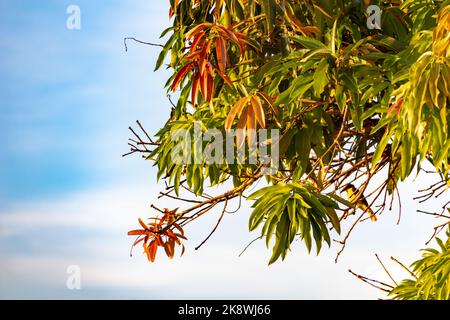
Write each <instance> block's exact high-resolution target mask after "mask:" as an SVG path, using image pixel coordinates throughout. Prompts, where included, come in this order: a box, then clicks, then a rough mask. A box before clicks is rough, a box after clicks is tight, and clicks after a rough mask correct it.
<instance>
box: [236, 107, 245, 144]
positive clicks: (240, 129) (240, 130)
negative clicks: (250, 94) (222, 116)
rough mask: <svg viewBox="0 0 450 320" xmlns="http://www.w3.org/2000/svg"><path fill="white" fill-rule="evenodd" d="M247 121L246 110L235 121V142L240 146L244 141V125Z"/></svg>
mask: <svg viewBox="0 0 450 320" xmlns="http://www.w3.org/2000/svg"><path fill="white" fill-rule="evenodd" d="M246 123H247V112H243V113H242V115H241V118H240V119H239V121H238V123H237V133H236V144H237V147H238V148H241V147H242V145H243V144H244V141H245V125H246Z"/></svg>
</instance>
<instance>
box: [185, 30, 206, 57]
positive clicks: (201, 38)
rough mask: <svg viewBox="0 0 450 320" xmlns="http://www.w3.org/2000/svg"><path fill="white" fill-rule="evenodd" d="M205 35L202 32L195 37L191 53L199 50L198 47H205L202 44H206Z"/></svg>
mask: <svg viewBox="0 0 450 320" xmlns="http://www.w3.org/2000/svg"><path fill="white" fill-rule="evenodd" d="M204 36H205V33H204V32H203V31H202V32H200V33H199V34H198V35H197V36H195V38H194V40H193V41H192V44H191V48H190V50H189V52H191V53H192V52H195V51H196V50H197V47H203V45H202V44H201V43H200V42H203V43H204V40H205V38H204Z"/></svg>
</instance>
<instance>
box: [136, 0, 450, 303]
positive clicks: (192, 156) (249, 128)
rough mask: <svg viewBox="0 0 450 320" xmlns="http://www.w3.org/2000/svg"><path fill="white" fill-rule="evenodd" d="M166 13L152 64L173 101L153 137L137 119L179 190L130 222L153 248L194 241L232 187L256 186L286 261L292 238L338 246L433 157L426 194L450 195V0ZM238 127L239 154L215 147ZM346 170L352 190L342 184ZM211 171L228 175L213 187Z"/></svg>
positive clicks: (256, 214) (263, 225)
mask: <svg viewBox="0 0 450 320" xmlns="http://www.w3.org/2000/svg"><path fill="white" fill-rule="evenodd" d="M371 5H372V7H369V6H371ZM373 5H375V6H377V7H373ZM376 8H379V9H380V14H381V16H380V17H379V18H380V25H378V24H377V23H376V20H377V17H376V16H374V15H376V14H377V10H376ZM368 9H369V10H368ZM169 15H170V18H171V19H172V21H173V26H172V27H170V28H168V29H166V30H164V31H163V33H162V38H165V39H167V42H166V43H165V45H163V49H162V51H161V54H160V55H159V58H158V60H157V62H156V70H157V69H159V68H161V67H163V66H166V67H167V68H169V69H171V70H173V76H171V77H170V79H168V81H167V84H166V88H167V90H168V93H169V94H173V93H176V95H175V96H177V101H172V100H171V101H170V102H171V103H172V105H171V107H172V112H171V115H170V118H169V119H168V121H167V123H166V124H165V125H164V127H163V128H161V129H160V130H159V131H158V132H157V133H156V137H155V138H152V137H150V135H149V134H147V131H146V130H145V129H144V128H143V126H142V125H141V124H140V123H139V122H138V130H137V129H136V130H134V129H132V132H133V135H134V137H133V139H132V149H131V152H132V153H142V154H143V155H144V157H145V158H146V159H147V160H150V161H152V162H154V164H155V165H156V166H157V169H158V179H163V180H165V181H166V189H165V190H163V191H162V192H161V197H165V198H168V199H169V198H170V199H175V200H178V201H180V203H181V204H180V208H177V209H175V208H170V209H160V208H158V207H156V206H153V209H154V215H153V216H152V219H151V220H150V222H149V223H146V222H144V221H142V220H140V225H141V229H139V230H133V231H131V232H130V235H136V236H138V239H137V240H136V242H135V243H134V245H136V244H138V243H139V244H142V245H143V247H144V250H145V252H146V254H147V256H148V259H149V260H150V261H154V260H155V257H156V254H157V250H158V248H159V247H160V248H163V249H164V250H165V253H166V254H167V256H169V257H173V256H174V252H175V247H176V246H177V245H179V246H181V247H183V249H182V250H183V251H184V244H185V243H186V242H185V240H187V239H186V236H185V233H184V227H185V226H186V225H188V224H189V223H192V222H193V221H195V220H196V219H197V218H199V217H201V216H202V215H205V214H207V213H208V212H210V211H211V210H212V209H214V208H216V207H217V206H219V205H222V206H223V208H222V209H221V210H222V215H221V217H220V219H219V220H218V222H217V225H219V223H220V221H221V220H222V217H223V215H224V213H225V212H227V210H228V209H227V206H228V205H229V204H230V203H231V202H232V201H234V202H236V201H239V203H241V201H254V202H253V205H252V208H253V209H252V212H251V214H250V217H249V229H250V230H251V231H255V230H258V232H259V233H258V234H259V236H260V237H261V239H265V241H266V243H267V246H269V247H271V248H272V256H271V258H270V263H274V262H275V261H277V260H278V259H284V258H285V257H286V255H287V254H288V252H289V251H290V250H293V249H294V248H293V242H294V241H295V240H296V239H300V240H301V241H302V242H303V243H304V244H305V246H306V249H307V250H308V251H311V250H313V249H314V250H315V251H316V252H317V253H319V252H320V251H321V248H322V247H323V245H324V244H326V245H328V246H331V245H337V246H340V250H339V254H338V257H339V255H340V254H341V253H342V251H343V250H344V248H345V245H346V242H347V240H348V239H349V238H350V235H351V232H352V231H353V230H354V229H355V228H356V227H357V226H358V224H359V223H361V222H363V221H366V220H367V219H368V218H369V216H368V212H369V210H370V212H372V213H373V215H375V216H376V215H379V214H380V213H381V212H382V211H383V210H386V209H389V208H392V206H393V201H394V200H398V201H399V202H401V199H400V194H399V192H398V184H399V183H400V182H401V181H404V180H405V179H407V178H408V177H410V176H411V175H418V174H430V175H433V174H431V173H427V172H428V171H426V170H425V169H424V168H429V167H432V168H433V170H434V172H435V174H434V175H433V177H435V179H436V183H435V184H434V185H433V186H431V187H430V189H428V190H422V194H421V195H420V196H419V197H418V199H417V200H418V201H421V202H423V201H426V200H428V199H429V198H431V197H433V196H442V198H445V195H448V193H446V192H447V189H448V187H449V186H450V177H449V172H450V170H449V169H450V135H449V129H450V126H449V123H450V114H449V112H448V110H447V109H448V103H449V100H450V1H431V0H423V1H412V0H405V1H401V0H397V1H367V0H364V1H357V0H355V1H352V0H347V1H345V0H201V1H200V0H170V12H169ZM234 129H236V131H235V133H236V134H235V140H233V142H235V145H236V150H234V149H233V152H232V154H231V158H230V157H226V156H225V155H224V153H225V152H221V151H220V148H218V147H217V146H219V147H220V146H221V145H223V144H224V143H223V141H222V140H220V139H219V137H223V136H227V134H228V133H229V132H231V131H232V130H234ZM263 129H264V130H265V131H264V135H257V134H255V132H259V131H261V130H263ZM211 131H214V132H215V135H212V134H210V132H211ZM180 132H182V135H180V134H179V133H180ZM205 135H209V138H210V139H206V138H205ZM213 136H214V137H213ZM233 139H234V138H233ZM255 145H256V146H258V148H256V149H254V148H251V146H255ZM246 147H247V148H246ZM264 148H265V149H267V150H270V151H271V152H273V153H276V155H277V157H276V158H275V160H276V163H274V161H273V160H274V158H272V159H271V160H270V161H266V160H267V159H266V158H264V157H262V153H264V152H263V151H267V150H263V149H264ZM239 149H241V150H242V149H243V150H244V152H243V153H240V152H239V151H238V150H239ZM199 150H200V152H209V154H210V155H212V156H211V157H213V158H214V160H215V161H210V160H211V157H209V158H208V157H202V156H199V154H198V153H199ZM211 150H213V151H211ZM174 151H176V152H178V154H181V155H182V156H180V157H178V159H175V158H174ZM222 151H223V150H222ZM253 152H255V153H256V154H257V155H258V156H259V157H256V160H255V159H254V157H253V156H254V154H253ZM227 156H229V155H228V154H227ZM180 159H181V160H182V161H180ZM230 159H231V160H233V161H230ZM251 160H254V161H251ZM268 167H271V168H272V169H273V168H275V170H267V168H268ZM427 170H428V169H427ZM260 180H263V181H265V183H262V184H258V182H259V181H260ZM350 183H352V184H355V185H356V187H357V188H356V189H357V192H356V193H357V194H356V195H355V197H353V198H352V199H349V198H347V197H346V196H344V195H343V193H342V191H343V189H345V188H346V186H348V185H349V184H350ZM213 186H230V188H229V190H228V191H226V192H225V193H223V194H219V195H211V194H209V193H208V190H207V189H208V188H209V187H213ZM255 188H256V191H255V190H254V189H255ZM250 189H252V191H254V192H252V193H251V194H249V193H250V192H249V190H250ZM189 194H191V195H194V197H190V198H188V196H187V195H189ZM442 198H441V199H442ZM366 199H367V200H366ZM444 200H445V199H444ZM362 201H366V202H367V203H366V205H364V206H361V205H358V204H361V203H363V202H362ZM447 201H448V198H447ZM444 202H445V201H444ZM443 205H444V206H443V210H444V211H443V213H446V212H447V210H448V209H447V208H448V206H449V203H446V204H445V203H443ZM182 207H183V208H182ZM358 208H359V209H360V210H357V209H358ZM355 212H357V213H358V214H357V215H353V213H355ZM436 215H439V214H436ZM442 219H446V218H445V215H444V214H442ZM445 222H446V223H444V225H443V226H444V227H445V225H446V224H448V223H449V222H450V220H449V219H447V220H446V221H445ZM344 227H345V229H346V230H348V231H346V233H345V234H344V233H343V234H341V230H344ZM216 228H217V226H216V227H215V228H214V229H213V230H212V232H211V234H212V233H213V232H214V231H216ZM211 234H210V235H211ZM336 238H337V239H339V240H337V241H336V242H335V243H334V244H333V241H332V240H333V239H336ZM207 239H209V236H208V237H207ZM207 239H206V240H207ZM183 243H184V244H183ZM202 244H203V243H202ZM202 244H201V245H202ZM442 245H443V244H442ZM443 246H444V247H445V250H446V251H445V252H448V242H447V245H446V246H445V245H443ZM444 247H443V248H444ZM442 254H444V253H442ZM445 254H446V255H447V256H448V254H447V253H445ZM338 257H337V258H338ZM337 258H336V259H337ZM424 259H428V260H427V261H429V260H430V259H437V253H436V252H435V251H430V252H429V255H428V256H427V257H425V258H424ZM440 261H442V260H440ZM448 261H449V260H448V257H447V260H446V262H445V263H446V266H447V269H446V270H450V268H449V267H448ZM426 263H428V262H426ZM426 263H425V262H424V263H421V262H418V263H417V264H416V267H417V270H418V271H419V272H422V269H421V266H423V265H424V264H426ZM423 272H428V271H425V270H423ZM446 276H447V277H448V271H447V273H446ZM402 285H403V286H404V287H405V286H410V285H411V283H404V284H402ZM447 287H448V281H447ZM449 291H450V290H449V289H448V288H447V297H448V292H449ZM395 294H397V296H398V297H403V296H405V295H407V294H399V293H398V291H395ZM436 294H438V293H436ZM442 296H445V295H442ZM436 297H437V296H436ZM439 297H441V296H439Z"/></svg>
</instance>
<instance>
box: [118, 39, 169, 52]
mask: <svg viewBox="0 0 450 320" xmlns="http://www.w3.org/2000/svg"><path fill="white" fill-rule="evenodd" d="M127 40H133V41H136V42H138V43H141V44H145V45H148V46H154V47H161V48H164V46H163V45H162V44H159V43H151V42H145V41H141V40H138V39H136V38H134V37H125V38H123V44H124V46H125V52H128V46H127Z"/></svg>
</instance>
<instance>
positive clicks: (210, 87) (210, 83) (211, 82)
mask: <svg viewBox="0 0 450 320" xmlns="http://www.w3.org/2000/svg"><path fill="white" fill-rule="evenodd" d="M206 85H207V87H208V90H207V91H208V96H207V98H206V100H207V101H212V99H213V94H214V78H213V77H212V76H211V75H210V74H208V81H207V83H206Z"/></svg>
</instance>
